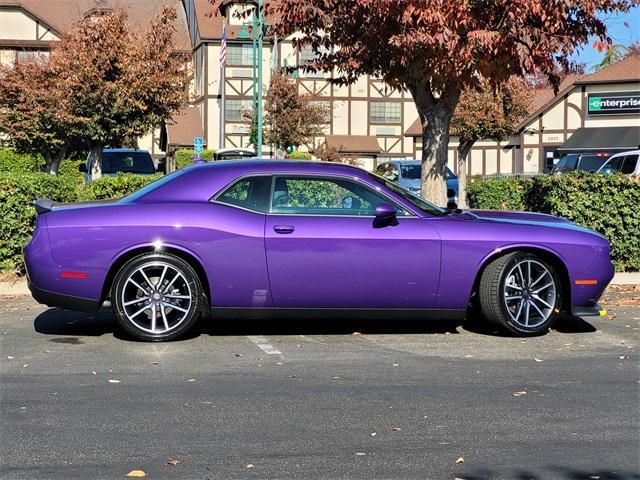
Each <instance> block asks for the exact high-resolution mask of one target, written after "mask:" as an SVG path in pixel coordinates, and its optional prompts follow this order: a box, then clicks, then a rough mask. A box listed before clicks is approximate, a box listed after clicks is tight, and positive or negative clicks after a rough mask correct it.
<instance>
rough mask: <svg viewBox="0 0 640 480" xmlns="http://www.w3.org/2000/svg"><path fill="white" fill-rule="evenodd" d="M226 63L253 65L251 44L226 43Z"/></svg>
mask: <svg viewBox="0 0 640 480" xmlns="http://www.w3.org/2000/svg"><path fill="white" fill-rule="evenodd" d="M227 63H228V64H229V65H236V66H240V65H242V66H249V67H251V66H253V46H252V45H250V44H235V45H234V44H228V45H227Z"/></svg>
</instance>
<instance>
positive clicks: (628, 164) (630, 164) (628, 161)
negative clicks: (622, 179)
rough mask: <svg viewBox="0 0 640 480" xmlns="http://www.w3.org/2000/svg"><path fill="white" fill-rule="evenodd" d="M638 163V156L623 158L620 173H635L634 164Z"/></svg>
mask: <svg viewBox="0 0 640 480" xmlns="http://www.w3.org/2000/svg"><path fill="white" fill-rule="evenodd" d="M637 163H638V155H627V156H626V157H624V162H623V163H622V168H621V169H620V172H621V173H625V174H631V173H633V172H635V171H636V164H637Z"/></svg>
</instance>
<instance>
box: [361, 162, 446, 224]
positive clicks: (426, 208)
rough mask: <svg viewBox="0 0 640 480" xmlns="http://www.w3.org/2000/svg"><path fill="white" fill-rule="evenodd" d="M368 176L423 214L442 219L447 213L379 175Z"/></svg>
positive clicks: (371, 174)
mask: <svg viewBox="0 0 640 480" xmlns="http://www.w3.org/2000/svg"><path fill="white" fill-rule="evenodd" d="M368 175H369V178H371V179H372V180H375V181H376V182H378V183H379V184H381V185H384V186H385V187H387V188H388V189H389V190H392V191H393V192H395V193H397V194H398V195H400V196H401V197H402V198H404V199H405V200H407V201H409V202H410V203H411V204H413V205H415V206H416V207H417V208H419V209H420V210H422V211H423V212H425V213H428V214H429V215H435V216H438V217H442V216H444V215H446V214H447V211H446V210H445V209H444V208H440V207H437V206H435V205H434V204H432V203H430V202H427V201H426V200H424V199H422V198H420V197H417V196H416V195H414V194H412V193H411V192H409V191H407V190H405V189H404V188H402V187H400V186H399V185H398V184H397V183H394V182H390V181H389V180H387V179H385V178H383V177H381V176H379V175H376V174H375V173H371V172H369V173H368Z"/></svg>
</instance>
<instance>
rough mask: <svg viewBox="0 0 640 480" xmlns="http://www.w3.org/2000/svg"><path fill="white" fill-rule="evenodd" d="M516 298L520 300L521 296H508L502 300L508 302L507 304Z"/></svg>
mask: <svg viewBox="0 0 640 480" xmlns="http://www.w3.org/2000/svg"><path fill="white" fill-rule="evenodd" d="M517 298H522V296H521V295H511V296H509V297H504V299H505V300H506V301H508V302H509V301H511V300H515V299H517Z"/></svg>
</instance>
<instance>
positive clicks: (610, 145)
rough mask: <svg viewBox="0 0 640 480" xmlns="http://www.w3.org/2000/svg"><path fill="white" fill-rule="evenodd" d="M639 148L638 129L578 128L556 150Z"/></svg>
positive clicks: (639, 129)
mask: <svg viewBox="0 0 640 480" xmlns="http://www.w3.org/2000/svg"><path fill="white" fill-rule="evenodd" d="M636 148H640V127H596V128H578V129H577V130H576V131H575V132H573V134H572V135H571V136H570V137H569V138H568V139H567V141H566V142H564V143H563V144H562V146H560V147H559V148H558V150H560V151H563V150H565V151H566V150H570V151H580V150H616V149H617V150H634V149H636Z"/></svg>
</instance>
